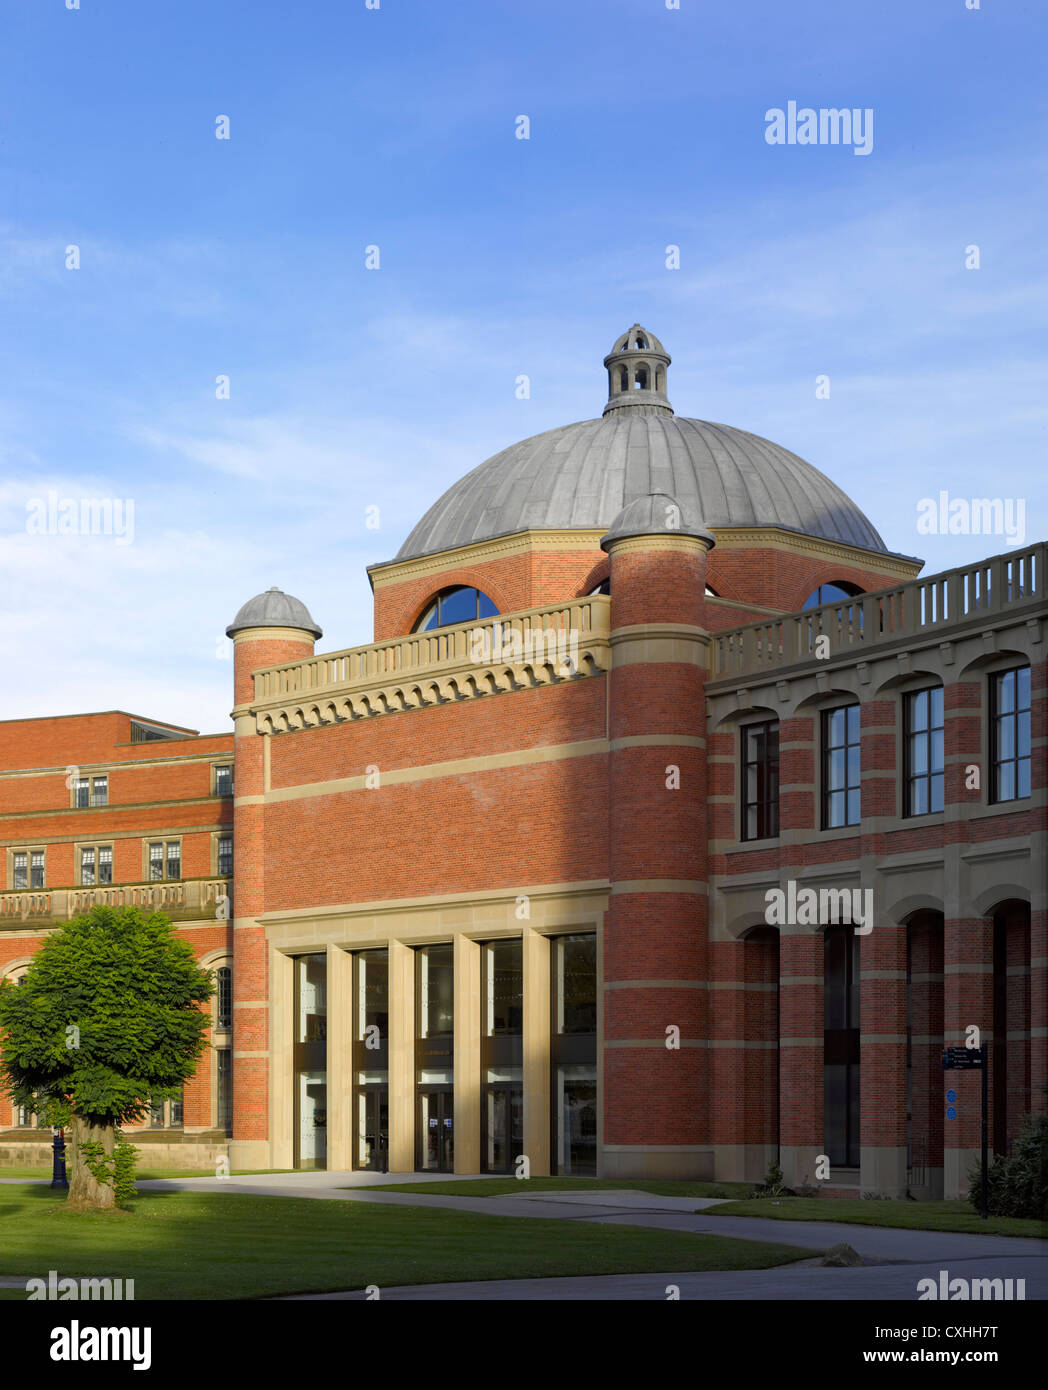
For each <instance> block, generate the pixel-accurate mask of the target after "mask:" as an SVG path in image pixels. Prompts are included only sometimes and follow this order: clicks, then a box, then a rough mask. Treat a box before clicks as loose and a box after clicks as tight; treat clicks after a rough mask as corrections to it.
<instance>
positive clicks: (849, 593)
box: [801, 579, 862, 608]
mask: <svg viewBox="0 0 1048 1390" xmlns="http://www.w3.org/2000/svg"><path fill="white" fill-rule="evenodd" d="M861 593H862V590H861V589H860V588H859V586H858V585H857V584H850V583H849V582H848V581H847V580H846V579H835V580H834V581H833V583H832V584H820V585H819V587H818V588H817V589H813V590H812V591H811V593H810V594H809V595H808V597H807V598H806V599H805V600H804V602H803V603H802V604H801V607H802V608H818V606H819V604H820V603H838V602H839V601H840V600H841V599H844V598H855V596H856V594H861Z"/></svg>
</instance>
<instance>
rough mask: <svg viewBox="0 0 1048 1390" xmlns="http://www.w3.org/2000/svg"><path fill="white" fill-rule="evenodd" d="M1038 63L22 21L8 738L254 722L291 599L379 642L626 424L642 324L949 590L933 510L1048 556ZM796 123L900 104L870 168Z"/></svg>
mask: <svg viewBox="0 0 1048 1390" xmlns="http://www.w3.org/2000/svg"><path fill="white" fill-rule="evenodd" d="M1046 40H1048V10H1045V9H1044V8H1043V7H1042V6H1040V5H1035V4H1032V3H1031V4H1026V5H1018V4H1007V3H1004V0H983V3H982V8H981V9H979V10H968V9H966V7H965V0H922V3H921V4H920V5H914V4H913V3H912V0H906V3H902V2H898V0H884V2H883V3H878V4H866V5H854V4H852V5H842V4H841V3H840V0H833V3H829V2H827V3H822V0H796V2H795V3H790V4H784V3H782V2H781V0H778V3H771V2H770V0H753V2H752V3H747V0H734V2H733V3H732V4H714V3H712V0H701V2H700V0H680V9H679V10H667V9H666V7H665V0H630V2H629V3H625V2H624V0H572V3H570V4H566V3H564V0H540V2H539V3H521V4H511V3H508V0H507V2H506V3H502V0H487V3H478V2H477V0H457V2H456V3H454V4H452V3H447V0H445V3H436V0H425V3H423V2H422V0H381V6H380V8H379V9H378V10H368V9H366V8H365V3H364V0H310V3H309V4H307V5H302V6H291V5H287V4H284V3H279V4H278V3H275V0H261V2H259V0H256V2H255V3H251V0H225V3H222V4H216V3H213V0H208V3H204V0H177V3H174V4H157V3H151V4H142V3H141V0H80V8H79V9H78V10H67V9H66V7H65V0H7V4H6V5H5V6H4V12H3V16H2V18H0V190H2V191H0V596H2V597H3V603H2V607H0V660H2V662H3V667H4V673H5V674H4V679H5V685H6V691H7V697H8V698H7V701H6V714H5V717H7V718H17V717H30V716H33V715H43V714H56V713H69V712H72V711H77V710H91V709H106V708H112V707H122V708H127V709H131V710H133V711H135V712H137V713H140V714H144V715H148V716H153V717H155V718H163V719H167V720H170V721H172V722H176V723H182V724H187V725H190V726H192V727H195V728H200V729H203V730H206V731H211V730H216V729H220V728H226V727H228V710H229V707H230V703H231V695H230V680H231V663H230V662H229V660H228V651H227V644H226V643H225V641H224V639H222V633H223V629H224V627H225V625H226V623H227V622H229V621H230V620H231V618H232V616H233V614H234V613H235V612H236V610H237V608H238V607H239V606H240V604H241V603H242V602H243V601H244V600H245V599H247V598H249V597H250V596H251V595H252V594H254V593H256V592H258V591H259V590H261V589H264V588H267V587H269V586H270V585H271V584H276V585H279V586H280V587H281V588H284V589H286V590H287V591H288V592H291V593H294V594H296V595H298V596H299V597H300V598H302V599H303V600H304V601H305V602H306V603H307V604H308V605H309V607H310V609H311V610H312V612H313V615H314V617H315V618H316V619H317V620H318V622H319V623H320V624H321V626H322V627H323V628H324V632H325V635H324V638H323V641H322V644H321V647H322V649H324V650H334V649H337V648H340V647H346V646H351V645H356V644H358V643H362V642H367V641H369V640H370V638H371V631H372V630H371V593H370V588H369V585H368V582H367V577H366V574H365V566H366V565H367V564H369V563H373V562H375V561H379V560H386V559H390V558H392V556H393V555H394V554H395V553H396V551H397V549H398V547H399V546H400V543H401V542H402V540H403V539H404V537H405V536H406V534H407V532H408V531H409V530H410V529H411V527H412V525H413V524H414V522H415V521H416V520H417V519H418V517H419V516H420V515H421V513H422V512H423V511H424V510H425V509H426V507H428V506H429V505H430V503H431V502H433V501H434V500H435V499H436V498H437V496H439V494H440V493H441V492H442V491H443V490H444V488H446V487H447V486H449V485H450V484H451V483H452V482H453V481H454V480H455V479H456V478H458V477H460V476H461V475H462V474H463V473H465V472H467V471H468V470H469V469H471V468H473V467H474V466H476V464H478V463H479V462H481V461H482V460H483V459H484V458H486V457H488V456H489V455H490V454H492V453H494V452H496V451H497V450H499V449H501V448H503V447H505V446H506V445H507V444H509V443H511V442H513V441H514V440H516V439H521V438H524V437H525V436H528V435H531V434H535V433H538V432H539V431H541V430H544V429H549V428H551V427H553V426H555V425H560V424H564V423H566V422H568V421H571V420H578V419H586V418H591V417H593V416H595V415H599V413H600V411H601V409H602V407H603V404H604V400H605V397H606V384H605V376H604V373H603V370H602V368H601V359H602V357H603V356H604V354H605V353H606V352H607V351H608V349H609V348H610V346H611V344H612V342H613V341H614V339H615V338H616V337H617V336H618V335H619V334H620V333H621V332H623V331H624V330H625V329H626V328H627V327H628V326H629V325H630V324H631V323H633V322H634V321H639V322H641V323H643V324H645V325H646V326H647V327H648V328H650V329H651V330H652V331H653V332H655V333H656V334H657V335H658V336H659V337H660V338H661V339H662V340H663V342H664V343H665V344H666V346H667V348H668V350H669V351H670V353H671V354H672V355H673V359H674V362H673V366H672V367H671V369H670V376H669V394H670V398H671V400H672V401H673V404H674V406H675V408H676V409H677V411H678V413H680V414H685V415H692V416H697V417H699V418H702V419H709V420H716V421H722V422H726V423H729V424H732V425H736V426H739V427H741V428H744V429H748V430H752V431H754V432H756V433H758V434H763V435H767V436H768V437H770V438H772V439H774V440H776V441H778V442H779V443H782V444H784V445H785V446H786V447H787V448H790V449H792V450H794V451H795V452H796V453H799V454H801V455H802V456H803V457H804V458H807V459H809V460H810V461H811V462H812V463H814V464H815V465H816V467H818V468H821V469H822V470H823V471H824V472H826V473H828V474H829V475H830V476H831V477H832V478H833V479H834V480H835V481H836V482H837V483H839V484H840V485H841V486H842V487H843V488H844V489H845V491H846V492H848V493H849V494H850V495H851V496H852V497H854V498H855V500H856V501H857V502H858V504H859V505H860V506H861V507H862V508H863V509H864V510H865V511H866V512H867V513H868V514H869V515H870V517H871V519H872V520H873V522H874V524H875V525H877V527H878V528H879V529H880V531H881V533H882V535H883V536H884V537H885V540H886V542H887V544H888V545H889V547H890V548H892V549H894V550H899V551H902V552H904V553H906V554H917V555H921V556H922V557H923V558H924V559H925V560H926V561H927V569H928V571H929V572H930V571H934V570H937V569H943V568H948V567H950V566H952V565H958V564H963V563H967V562H969V561H973V560H977V559H979V558H981V557H983V556H984V555H987V554H993V553H998V552H1000V551H1002V550H1004V549H1006V548H1007V546H1006V544H1005V541H1004V540H1003V539H1001V538H997V537H987V536H978V535H976V536H963V535H960V536H945V537H943V536H927V535H918V534H917V531H916V518H917V504H918V502H919V501H920V499H922V498H924V497H928V496H937V494H938V493H939V492H940V491H941V490H943V489H945V490H947V491H948V492H949V493H950V495H951V496H952V497H983V496H999V497H1003V498H1022V499H1024V501H1025V507H1026V541H1027V543H1031V542H1033V541H1034V540H1038V539H1043V538H1044V536H1045V533H1046V529H1048V528H1046V526H1045V492H1046V489H1045V464H1044V460H1045V453H1046V450H1045V445H1046V426H1048V389H1046V382H1048V350H1046V343H1048V332H1046V328H1048V322H1046V321H1048V273H1046V270H1045V246H1046V244H1048V237H1046V216H1045V214H1046V211H1048V196H1046V193H1045V188H1046V179H1045V174H1046V163H1048V159H1046V155H1045V149H1046V141H1045V131H1046V120H1045V117H1046V113H1048V96H1046V93H1045V88H1044V83H1043V54H1044V52H1045V50H1046V46H1048V44H1046ZM790 100H794V101H796V102H797V103H798V104H799V105H800V106H811V107H815V108H819V107H836V108H840V107H849V108H852V107H855V108H862V109H865V108H872V110H873V112H874V126H873V133H874V145H873V150H872V153H871V154H870V155H869V156H866V157H860V156H856V155H855V154H854V153H853V151H852V150H851V149H850V148H847V147H841V146H839V147H826V146H773V145H769V144H768V143H767V142H766V141H765V139H764V132H765V128H766V127H765V112H766V111H767V110H768V109H769V108H773V107H783V108H784V107H785V106H786V104H787V102H788V101H790ZM220 115H225V116H228V117H229V122H230V139H229V140H216V138H215V121H216V118H217V117H218V116H220ZM519 115H527V116H528V117H529V119H530V122H531V138H530V139H529V140H526V141H525V140H518V139H517V138H515V121H516V118H517V117H518V116H519ZM671 244H672V245H677V246H679V247H680V269H679V270H668V269H667V268H666V265H665V259H666V257H665V248H666V247H667V246H668V245H671ZM70 245H75V246H77V247H79V253H80V268H79V269H78V270H70V269H67V268H66V248H67V247H68V246H70ZM368 245H377V246H379V248H380V255H381V268H380V269H379V270H367V269H366V268H365V263H364V248H365V247H366V246H368ZM970 245H977V246H978V247H979V253H980V261H981V264H980V268H979V269H978V270H968V269H966V268H965V248H966V247H968V246H970ZM521 374H526V375H528V376H529V377H530V380H531V397H530V399H528V400H519V399H517V397H516V394H515V382H516V379H517V377H518V376H519V375H521ZM219 375H227V376H228V377H229V379H230V395H229V399H228V400H219V399H216V395H215V391H216V386H215V382H216V378H217V377H218V376H219ZM820 375H827V376H828V377H829V378H830V396H829V399H816V394H815V382H816V378H817V377H818V376H820ZM49 492H54V493H55V494H56V495H57V496H58V497H59V498H67V497H68V498H74V499H80V498H84V497H87V498H103V497H106V498H120V499H126V498H131V499H133V500H134V503H135V523H134V539H133V542H132V543H131V544H128V545H118V544H116V539H115V538H114V537H111V536H109V537H107V536H78V535H37V534H30V533H28V532H27V525H26V518H27V504H29V503H30V502H31V501H32V499H35V498H46V496H47V495H48V493H49ZM369 507H378V508H379V517H380V526H379V528H378V529H377V530H375V529H369V528H368V527H367V525H366V517H367V509H368V508H369Z"/></svg>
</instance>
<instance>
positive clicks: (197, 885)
mask: <svg viewBox="0 0 1048 1390" xmlns="http://www.w3.org/2000/svg"><path fill="white" fill-rule="evenodd" d="M232 829H233V738H232V735H231V734H229V733H222V734H213V735H210V736H204V737H201V736H199V735H197V734H196V733H194V731H193V730H191V729H181V728H177V727H175V726H173V725H169V724H163V723H158V722H157V721H155V720H148V719H140V718H138V717H137V716H135V715H131V714H126V713H125V712H124V711H122V710H109V711H107V712H106V713H104V714H77V715H66V716H62V717H58V718H50V719H13V720H7V721H4V722H0V844H2V846H3V856H4V875H5V878H4V884H3V891H0V978H4V977H6V978H9V979H14V980H17V979H19V978H21V976H22V975H23V974H24V973H25V968H26V966H27V965H28V964H29V960H30V957H31V956H32V954H33V952H34V951H35V950H36V948H37V946H38V945H39V944H40V942H41V940H42V939H43V936H44V934H45V933H46V932H47V931H48V930H50V929H52V928H53V927H54V926H55V925H56V924H57V923H59V922H62V921H67V920H68V919H69V918H70V917H74V916H76V915H77V914H78V913H81V912H84V911H86V910H88V909H89V908H90V907H92V906H93V905H94V904H96V903H105V904H110V905H114V906H123V905H125V904H126V905H137V906H140V907H142V908H143V910H145V911H154V910H160V911H163V912H165V913H167V914H168V915H169V916H170V917H171V918H172V920H173V921H175V922H176V923H177V924H178V930H179V933H180V934H181V935H183V936H184V937H185V939H186V940H187V941H188V942H189V943H190V945H191V946H192V947H193V950H194V952H195V953H196V955H197V958H198V959H199V960H200V961H201V963H203V964H204V965H206V966H207V967H209V968H211V969H214V970H215V971H216V973H217V975H218V979H219V981H220V991H219V997H217V998H216V999H215V1000H214V1001H212V1022H213V1032H212V1043H213V1047H212V1049H211V1050H209V1051H208V1052H206V1053H205V1055H204V1057H203V1059H202V1061H201V1063H200V1065H199V1067H198V1068H197V1072H196V1075H195V1076H194V1077H193V1078H192V1080H191V1081H190V1082H189V1083H188V1084H187V1086H186V1088H185V1093H184V1096H183V1098H182V1101H181V1103H180V1102H178V1101H166V1102H164V1103H163V1104H161V1105H158V1106H156V1107H154V1108H153V1110H152V1113H151V1117H150V1120H149V1121H148V1122H146V1123H145V1124H144V1125H142V1126H138V1127H136V1142H140V1143H148V1144H149V1145H150V1152H151V1154H152V1156H153V1159H154V1161H163V1162H164V1163H165V1164H167V1163H173V1164H178V1165H179V1166H181V1164H182V1163H185V1164H186V1165H187V1166H195V1164H197V1163H199V1162H204V1161H208V1160H209V1159H210V1158H211V1157H212V1156H213V1154H217V1153H219V1152H222V1151H224V1149H225V1146H226V1142H227V1140H226V1134H227V1130H228V1127H229V1116H230V1111H231V1105H232V1017H231V1008H230V1001H231V994H232V965H233V952H232V946H233V931H232V912H231V905H230V898H229V895H230V890H231V887H232V883H231V877H232V851H233V839H232ZM0 1139H2V1140H3V1141H4V1142H2V1143H0V1162H8V1163H14V1164H19V1163H23V1162H26V1161H33V1162H38V1161H40V1157H41V1153H42V1151H43V1148H44V1146H49V1145H50V1133H49V1132H48V1133H47V1134H46V1135H43V1134H41V1133H40V1132H39V1129H38V1127H37V1126H36V1123H35V1117H34V1116H32V1115H29V1114H26V1113H25V1112H24V1111H23V1112H21V1113H19V1112H17V1111H15V1110H14V1108H13V1107H12V1105H11V1102H10V1099H9V1098H8V1097H7V1096H4V1095H0Z"/></svg>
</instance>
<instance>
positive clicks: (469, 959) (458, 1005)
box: [454, 932, 480, 1173]
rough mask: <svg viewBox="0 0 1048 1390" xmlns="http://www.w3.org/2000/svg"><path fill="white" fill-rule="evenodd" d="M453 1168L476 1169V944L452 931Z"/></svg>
mask: <svg viewBox="0 0 1048 1390" xmlns="http://www.w3.org/2000/svg"><path fill="white" fill-rule="evenodd" d="M454 951H455V964H454V990H455V1065H454V1077H455V1172H456V1173H479V1172H480V947H479V945H478V944H477V943H476V942H475V941H471V940H470V939H469V937H468V936H463V935H462V933H461V932H456V934H455V945H454Z"/></svg>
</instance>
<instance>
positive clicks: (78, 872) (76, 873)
mask: <svg viewBox="0 0 1048 1390" xmlns="http://www.w3.org/2000/svg"><path fill="white" fill-rule="evenodd" d="M113 846H114V841H113V839H112V838H111V837H110V838H108V839H107V838H105V837H103V838H102V839H98V840H74V841H73V877H74V878H75V879H76V883H75V885H74V886H75V887H77V888H110V887H112V885H113V884H115V883H116V872H115V869H116V856H115V851H114V848H113ZM85 849H93V850H94V852H95V881H94V883H85V882H84V880H83V872H84V871H83V858H84V857H83V853H82V852H83V851H84V850H85ZM104 849H107V850H109V852H110V854H112V855H113V858H112V859H111V860H110V868H111V869H113V871H114V872H113V877H112V879H111V880H110V882H109V883H99V881H98V865H99V858H100V851H101V850H104Z"/></svg>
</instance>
